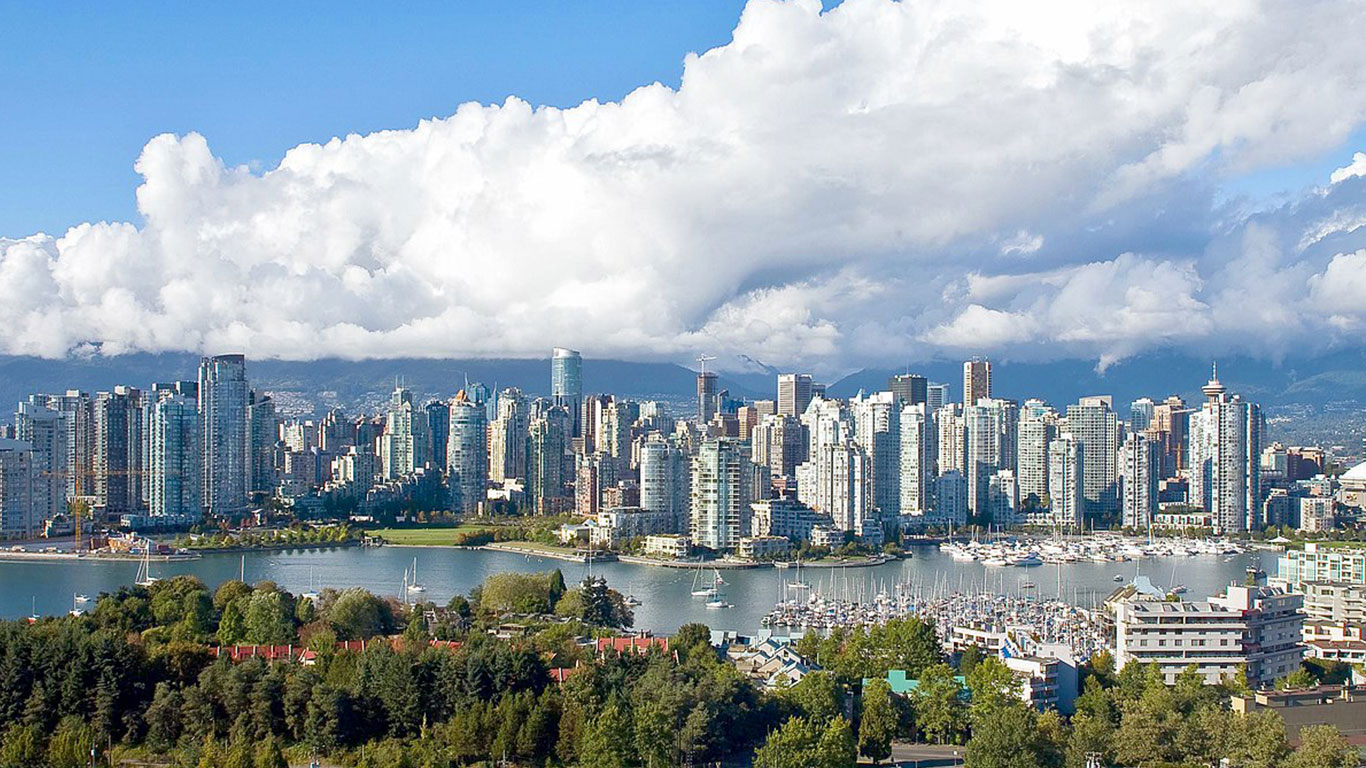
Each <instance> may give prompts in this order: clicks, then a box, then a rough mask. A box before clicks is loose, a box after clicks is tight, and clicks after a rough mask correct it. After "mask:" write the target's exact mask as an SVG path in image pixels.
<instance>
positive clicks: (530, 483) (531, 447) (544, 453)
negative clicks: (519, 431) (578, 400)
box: [526, 400, 573, 514]
mask: <svg viewBox="0 0 1366 768" xmlns="http://www.w3.org/2000/svg"><path fill="white" fill-rule="evenodd" d="M570 419H571V417H570V414H569V409H568V408H567V407H565V406H563V405H556V404H554V402H553V401H547V400H537V401H535V402H534V403H532V404H531V410H530V418H529V419H528V420H527V466H526V495H527V499H528V501H529V502H530V504H531V507H532V509H533V510H535V511H536V512H537V513H539V514H554V513H558V512H562V511H564V510H565V509H566V508H568V506H569V504H570V501H571V500H570V498H569V497H568V496H567V495H566V493H565V486H566V479H567V478H566V477H565V455H566V454H567V453H568V452H569V448H570V443H571V441H572V437H571V436H570V435H571V433H572V430H573V425H572V424H571V423H570Z"/></svg>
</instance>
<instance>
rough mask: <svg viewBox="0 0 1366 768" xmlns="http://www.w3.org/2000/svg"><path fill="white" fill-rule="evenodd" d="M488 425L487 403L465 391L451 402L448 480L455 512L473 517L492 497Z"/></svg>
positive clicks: (452, 507)
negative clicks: (488, 498) (490, 496)
mask: <svg viewBox="0 0 1366 768" xmlns="http://www.w3.org/2000/svg"><path fill="white" fill-rule="evenodd" d="M488 460H489V453H488V421H487V418H486V412H485V411H484V405H483V403H477V402H475V401H473V400H470V399H469V397H467V396H466V395H465V392H464V390H461V391H460V392H458V393H456V396H455V399H454V400H453V401H451V426H450V435H449V437H448V438H447V442H446V477H447V482H448V483H449V485H450V493H451V509H453V510H455V511H456V512H458V513H460V514H464V515H468V514H473V513H474V512H475V511H477V510H478V509H479V505H480V504H481V503H482V502H483V501H484V500H485V499H486V498H487V497H488V480H489V465H488Z"/></svg>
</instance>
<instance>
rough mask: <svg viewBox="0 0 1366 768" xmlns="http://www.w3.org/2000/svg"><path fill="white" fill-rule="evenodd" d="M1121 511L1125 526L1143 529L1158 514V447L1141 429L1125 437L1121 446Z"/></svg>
mask: <svg viewBox="0 0 1366 768" xmlns="http://www.w3.org/2000/svg"><path fill="white" fill-rule="evenodd" d="M1118 461H1119V496H1120V512H1121V514H1122V517H1123V520H1124V525H1125V526H1127V527H1129V528H1138V529H1143V528H1147V527H1148V526H1150V525H1151V524H1152V522H1153V516H1154V515H1156V514H1157V473H1158V470H1159V468H1160V466H1161V464H1160V459H1159V457H1158V452H1157V447H1156V446H1155V445H1153V443H1152V442H1151V441H1150V440H1148V438H1146V437H1144V436H1143V435H1142V434H1140V433H1138V432H1131V433H1129V434H1128V435H1126V436H1125V438H1124V442H1123V444H1121V445H1120V447H1119V460H1118Z"/></svg>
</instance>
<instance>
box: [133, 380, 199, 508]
mask: <svg viewBox="0 0 1366 768" xmlns="http://www.w3.org/2000/svg"><path fill="white" fill-rule="evenodd" d="M153 394H154V395H156V397H157V399H156V402H154V403H150V404H149V405H148V411H149V414H150V417H149V418H148V420H147V425H148V428H147V431H148V436H147V439H148V452H147V483H148V511H149V512H150V513H151V514H152V515H154V516H165V515H181V516H185V517H187V518H190V519H197V518H198V517H199V516H200V515H201V514H202V513H203V509H204V490H203V488H202V487H200V483H201V482H202V481H203V477H204V470H203V467H201V466H200V464H199V462H200V461H201V459H202V458H203V455H204V452H203V447H202V446H201V445H200V434H199V429H200V423H199V412H198V406H197V403H196V401H195V400H194V399H192V398H190V397H187V396H185V395H182V394H179V393H177V392H175V391H173V390H160V391H158V392H155V393H153Z"/></svg>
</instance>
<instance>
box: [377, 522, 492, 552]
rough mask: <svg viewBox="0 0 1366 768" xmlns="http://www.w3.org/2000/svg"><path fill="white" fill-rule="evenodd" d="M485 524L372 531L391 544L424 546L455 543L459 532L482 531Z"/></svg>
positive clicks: (485, 527)
mask: <svg viewBox="0 0 1366 768" xmlns="http://www.w3.org/2000/svg"><path fill="white" fill-rule="evenodd" d="M487 528H488V526H484V525H457V526H454V527H452V526H444V527H439V528H437V527H433V528H380V529H378V530H375V531H372V532H371V533H372V535H374V536H378V537H380V538H381V539H384V540H385V541H387V542H389V543H390V544H418V545H423V546H447V547H448V546H450V545H452V544H454V543H455V537H456V535H457V534H461V533H470V532H471V531H482V530H485V529H487Z"/></svg>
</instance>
